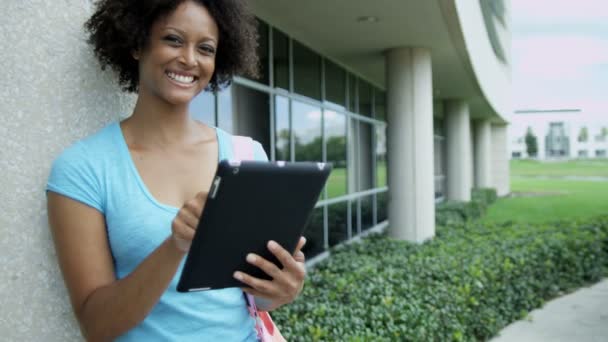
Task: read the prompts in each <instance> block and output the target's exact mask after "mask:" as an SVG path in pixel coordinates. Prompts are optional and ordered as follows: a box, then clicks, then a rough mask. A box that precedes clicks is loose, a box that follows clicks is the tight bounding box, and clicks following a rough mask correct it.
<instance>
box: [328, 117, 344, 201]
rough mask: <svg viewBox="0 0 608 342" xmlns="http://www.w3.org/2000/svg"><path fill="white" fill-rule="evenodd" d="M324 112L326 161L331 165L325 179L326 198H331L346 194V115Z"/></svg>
mask: <svg viewBox="0 0 608 342" xmlns="http://www.w3.org/2000/svg"><path fill="white" fill-rule="evenodd" d="M324 113H325V139H326V153H327V161H328V162H331V163H332V165H333V170H332V172H331V174H330V175H329V179H328V180H327V198H333V197H338V196H342V195H346V194H347V188H346V187H347V179H346V175H347V170H346V168H347V164H346V154H347V152H346V117H345V116H344V114H341V113H336V112H334V111H331V110H326V111H325V112H324Z"/></svg>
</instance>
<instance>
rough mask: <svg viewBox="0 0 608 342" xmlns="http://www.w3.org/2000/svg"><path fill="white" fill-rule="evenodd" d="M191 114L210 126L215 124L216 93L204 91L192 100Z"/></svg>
mask: <svg viewBox="0 0 608 342" xmlns="http://www.w3.org/2000/svg"><path fill="white" fill-rule="evenodd" d="M189 110H190V115H192V118H193V119H195V120H198V121H200V122H202V123H205V124H207V125H209V126H215V95H213V93H212V92H208V91H204V92H202V93H200V94H198V95H197V96H196V97H195V98H194V99H192V102H190V108H189Z"/></svg>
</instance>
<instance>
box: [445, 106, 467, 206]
mask: <svg viewBox="0 0 608 342" xmlns="http://www.w3.org/2000/svg"><path fill="white" fill-rule="evenodd" d="M445 122H446V134H445V135H446V157H447V158H446V159H447V199H448V200H455V201H470V200H471V179H472V169H471V124H470V120H469V105H468V104H467V103H466V102H465V101H463V100H449V101H446V103H445Z"/></svg>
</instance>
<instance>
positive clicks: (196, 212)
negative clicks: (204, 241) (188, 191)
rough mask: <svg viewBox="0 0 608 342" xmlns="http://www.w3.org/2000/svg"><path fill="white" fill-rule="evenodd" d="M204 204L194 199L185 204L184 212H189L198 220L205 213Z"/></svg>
mask: <svg viewBox="0 0 608 342" xmlns="http://www.w3.org/2000/svg"><path fill="white" fill-rule="evenodd" d="M203 205H204V202H200V201H199V199H197V198H193V199H191V200H189V201H188V202H186V203H184V206H183V207H182V210H185V211H189V212H190V213H191V214H192V215H193V216H194V217H196V218H197V219H198V218H199V217H200V216H201V214H202V213H203Z"/></svg>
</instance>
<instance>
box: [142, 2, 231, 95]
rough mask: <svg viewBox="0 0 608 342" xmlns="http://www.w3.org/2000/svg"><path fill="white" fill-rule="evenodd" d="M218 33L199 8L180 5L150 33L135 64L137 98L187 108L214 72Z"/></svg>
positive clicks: (186, 3)
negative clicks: (148, 98)
mask: <svg viewBox="0 0 608 342" xmlns="http://www.w3.org/2000/svg"><path fill="white" fill-rule="evenodd" d="M218 42H219V29H218V27H217V24H216V22H215V20H214V19H213V17H212V16H211V15H210V14H209V12H208V11H207V9H206V8H205V7H203V6H202V5H200V4H198V3H195V2H193V1H185V2H183V3H181V4H180V5H179V6H178V7H177V8H176V9H175V11H173V12H172V13H170V14H169V15H168V16H166V17H164V18H161V19H159V20H157V21H156V22H155V23H154V24H153V25H152V28H151V29H150V35H149V38H148V42H147V44H146V46H145V47H144V48H143V49H142V50H141V52H140V53H135V54H134V57H135V58H136V59H138V60H139V95H140V96H151V97H155V98H157V99H159V100H161V101H162V102H165V103H168V104H171V105H187V104H188V103H189V102H190V101H191V100H192V99H193V98H194V97H195V96H196V95H197V94H199V93H200V92H201V91H203V90H204V89H205V87H206V86H207V84H208V83H209V80H210V79H211V76H213V71H214V70H215V55H216V51H217V46H218Z"/></svg>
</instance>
